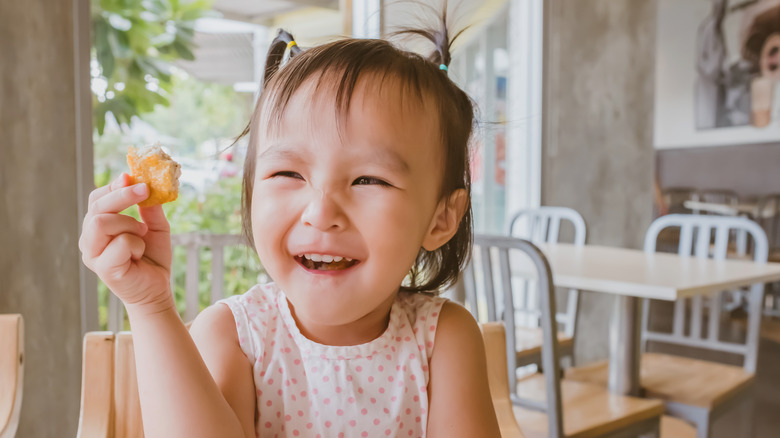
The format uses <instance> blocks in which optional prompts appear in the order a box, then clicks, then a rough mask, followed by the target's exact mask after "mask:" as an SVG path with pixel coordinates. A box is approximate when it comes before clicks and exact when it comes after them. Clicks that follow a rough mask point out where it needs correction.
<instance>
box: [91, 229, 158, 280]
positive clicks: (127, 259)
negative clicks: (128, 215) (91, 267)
mask: <svg viewBox="0 0 780 438" xmlns="http://www.w3.org/2000/svg"><path fill="white" fill-rule="evenodd" d="M145 249H146V244H145V243H144V241H143V239H141V238H140V237H138V236H134V235H132V234H127V233H124V234H120V235H118V236H116V237H115V238H113V239H112V240H111V241H110V242H109V243H108V245H107V246H106V249H105V250H104V251H103V253H102V254H100V257H97V258H96V259H95V271H96V272H98V273H99V275H100V277H101V278H106V279H118V278H121V277H122V276H123V275H124V274H125V273H126V272H127V270H128V269H130V264H131V263H132V262H134V261H138V260H141V257H143V255H144V250H145Z"/></svg>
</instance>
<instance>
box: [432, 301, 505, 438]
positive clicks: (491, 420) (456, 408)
mask: <svg viewBox="0 0 780 438" xmlns="http://www.w3.org/2000/svg"><path fill="white" fill-rule="evenodd" d="M428 392H429V396H430V406H429V413H430V416H429V420H428V436H431V437H445V436H446V437H470V436H485V437H493V436H496V437H497V436H499V431H498V422H497V420H496V414H495V411H494V409H493V402H492V400H491V398H490V389H489V386H488V379H487V366H486V359H485V346H484V344H483V342H482V334H481V332H480V329H479V324H478V323H477V321H476V320H474V317H472V316H471V314H470V313H469V312H468V311H467V310H466V309H465V308H463V307H462V306H460V305H458V304H456V303H453V302H446V303H445V304H444V306H443V307H442V311H441V314H440V315H439V322H438V328H437V329H436V339H435V342H434V347H433V353H432V354H431V359H430V380H429V383H428Z"/></svg>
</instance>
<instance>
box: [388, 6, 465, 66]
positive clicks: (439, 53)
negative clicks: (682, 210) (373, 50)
mask: <svg viewBox="0 0 780 438" xmlns="http://www.w3.org/2000/svg"><path fill="white" fill-rule="evenodd" d="M420 5H421V6H425V7H428V8H429V9H431V10H432V11H433V12H434V13H437V15H438V11H436V10H435V9H434V8H433V6H430V5H427V4H420ZM440 16H441V20H440V21H439V23H438V24H437V27H435V28H428V29H415V28H411V27H403V28H401V29H400V30H398V31H395V32H393V33H391V34H390V35H391V36H404V35H417V36H421V37H423V38H425V39H427V40H429V41H430V42H432V43H433V47H434V49H433V52H431V54H430V55H428V58H427V59H428V61H430V62H432V63H433V64H435V65H436V66H437V67H438V68H439V69H440V70H444V71H445V72H446V71H447V69H448V68H449V66H450V62H452V55H451V52H450V49H451V47H452V43H453V42H455V40H456V39H458V37H459V36H460V35H461V34H462V33H463V31H465V30H466V29H467V28H464V29H461V30H460V31H459V32H458V33H457V34H455V36H454V37H452V39H450V37H449V31H448V30H447V28H448V26H447V1H446V0H445V1H444V7H443V10H442V12H441V15H440Z"/></svg>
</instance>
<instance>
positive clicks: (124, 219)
mask: <svg viewBox="0 0 780 438" xmlns="http://www.w3.org/2000/svg"><path fill="white" fill-rule="evenodd" d="M128 183H129V176H128V175H127V174H125V173H123V174H122V175H121V176H120V177H119V178H118V179H117V180H116V181H114V182H112V183H111V184H109V185H107V186H103V187H100V188H97V189H95V190H93V191H92V193H90V195H89V208H88V210H87V214H86V216H85V217H84V223H83V225H82V228H81V238H80V239H79V249H80V250H81V254H82V260H83V261H84V264H85V265H86V266H87V267H88V268H89V269H91V270H92V271H94V272H95V273H96V274H97V275H98V276H99V277H100V279H101V280H103V282H104V283H105V284H106V285H107V286H108V288H109V289H111V291H112V292H113V293H114V294H115V295H116V296H117V297H118V298H119V299H120V300H122V302H124V303H125V304H126V305H144V304H148V303H156V304H159V303H166V302H169V301H170V302H171V303H172V296H171V292H170V277H171V258H172V251H171V232H170V225H169V224H168V220H167V219H166V218H165V214H164V213H163V209H162V206H161V205H155V206H152V207H138V209H139V213H140V214H141V219H142V221H143V222H139V221H137V220H135V219H133V218H132V217H130V216H126V215H123V214H119V212H120V211H123V210H124V209H126V208H128V207H130V206H132V205H134V204H137V203H139V202H141V201H143V200H144V199H146V198H148V197H149V188H148V187H147V185H146V184H145V183H141V184H136V185H133V186H128Z"/></svg>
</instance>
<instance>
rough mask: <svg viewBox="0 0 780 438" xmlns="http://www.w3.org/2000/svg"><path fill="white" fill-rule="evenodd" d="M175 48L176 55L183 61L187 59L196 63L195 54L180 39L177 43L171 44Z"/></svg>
mask: <svg viewBox="0 0 780 438" xmlns="http://www.w3.org/2000/svg"><path fill="white" fill-rule="evenodd" d="M171 46H173V49H174V50H175V51H176V53H177V54H178V55H179V57H180V58H181V59H186V60H188V61H194V60H195V54H194V53H192V50H190V48H189V47H187V46H186V45H185V44H184V43H182V42H181V41H180V40H179V39H176V41H174V42H173V44H171Z"/></svg>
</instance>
